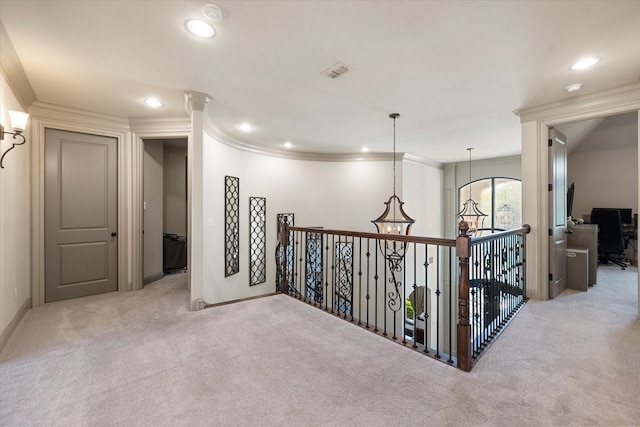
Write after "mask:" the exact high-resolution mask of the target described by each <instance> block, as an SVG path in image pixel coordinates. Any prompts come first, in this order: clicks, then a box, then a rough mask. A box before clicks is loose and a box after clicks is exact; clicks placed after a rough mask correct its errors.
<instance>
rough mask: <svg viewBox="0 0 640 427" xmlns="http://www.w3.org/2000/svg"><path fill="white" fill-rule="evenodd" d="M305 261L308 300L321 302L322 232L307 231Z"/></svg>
mask: <svg viewBox="0 0 640 427" xmlns="http://www.w3.org/2000/svg"><path fill="white" fill-rule="evenodd" d="M306 249H307V250H306V253H307V262H306V263H305V267H306V272H305V275H306V288H307V292H306V294H307V298H308V299H309V301H315V302H317V303H321V302H322V301H323V297H322V296H323V292H322V291H323V289H322V272H323V263H322V258H323V257H322V234H319V233H307V245H306Z"/></svg>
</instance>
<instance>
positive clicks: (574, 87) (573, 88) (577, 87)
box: [565, 83, 582, 92]
mask: <svg viewBox="0 0 640 427" xmlns="http://www.w3.org/2000/svg"><path fill="white" fill-rule="evenodd" d="M581 88H582V83H574V84H572V85H569V86H567V87H566V88H565V89H566V90H567V92H575V91H578V90H580V89H581Z"/></svg>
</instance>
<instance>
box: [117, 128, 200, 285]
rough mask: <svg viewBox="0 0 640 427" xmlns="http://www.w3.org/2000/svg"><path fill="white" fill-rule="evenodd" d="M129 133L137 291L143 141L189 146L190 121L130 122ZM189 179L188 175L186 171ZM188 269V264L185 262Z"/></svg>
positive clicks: (140, 258)
mask: <svg viewBox="0 0 640 427" xmlns="http://www.w3.org/2000/svg"><path fill="white" fill-rule="evenodd" d="M130 125H131V131H132V146H133V157H132V164H133V167H132V176H131V186H130V187H131V189H132V209H131V217H132V221H131V228H132V232H133V236H135V238H134V239H133V241H132V244H133V248H132V257H135V258H136V260H137V261H136V262H134V263H133V265H132V269H133V271H132V275H133V277H134V284H135V285H134V287H133V290H140V289H142V287H143V280H144V277H143V276H144V271H143V270H144V269H143V254H142V250H143V246H144V245H143V237H144V236H143V235H142V230H143V225H144V221H143V215H144V212H143V209H142V206H143V203H144V192H143V173H144V141H143V140H144V139H173V138H187V144H191V119H190V118H189V117H186V116H185V117H179V118H160V119H155V118H154V119H132V120H131V121H130ZM187 174H188V175H190V174H191V171H187ZM187 204H191V199H189V200H187ZM190 221H191V218H189V216H187V230H190V229H191V228H190V226H189V223H190ZM187 241H188V242H189V241H191V236H190V235H187ZM190 252H191V251H187V260H188V259H189V257H190V256H191V253H190ZM187 265H188V261H187ZM187 274H188V278H187V282H188V283H191V270H187Z"/></svg>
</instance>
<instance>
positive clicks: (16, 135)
mask: <svg viewBox="0 0 640 427" xmlns="http://www.w3.org/2000/svg"><path fill="white" fill-rule="evenodd" d="M9 118H10V120H11V128H12V129H13V132H5V130H4V126H2V125H1V124H0V141H4V136H5V135H13V137H12V139H14V140H16V142H12V143H11V144H12V145H11V147H10V148H8V149H7V150H6V151H5V152H4V153H3V154H2V157H0V168H2V169H4V164H3V162H4V156H6V155H7V153H9V151H11V150H13V149H14V148H15V147H16V145H22V144H24V143H25V142H26V140H25V138H24V135H23V134H22V132H24V130H25V129H26V128H27V119H28V118H29V115H28V114H27V113H23V112H22V111H9Z"/></svg>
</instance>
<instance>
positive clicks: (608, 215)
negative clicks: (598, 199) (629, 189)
mask: <svg viewBox="0 0 640 427" xmlns="http://www.w3.org/2000/svg"><path fill="white" fill-rule="evenodd" d="M591 224H598V260H599V262H600V264H608V263H609V261H611V262H612V263H614V264H617V265H619V266H620V267H622V269H623V270H625V269H626V267H627V264H626V263H625V262H624V260H623V259H622V254H623V253H624V238H623V236H622V223H621V221H620V211H619V210H618V209H600V208H594V209H592V210H591ZM612 255H613V257H612Z"/></svg>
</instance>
